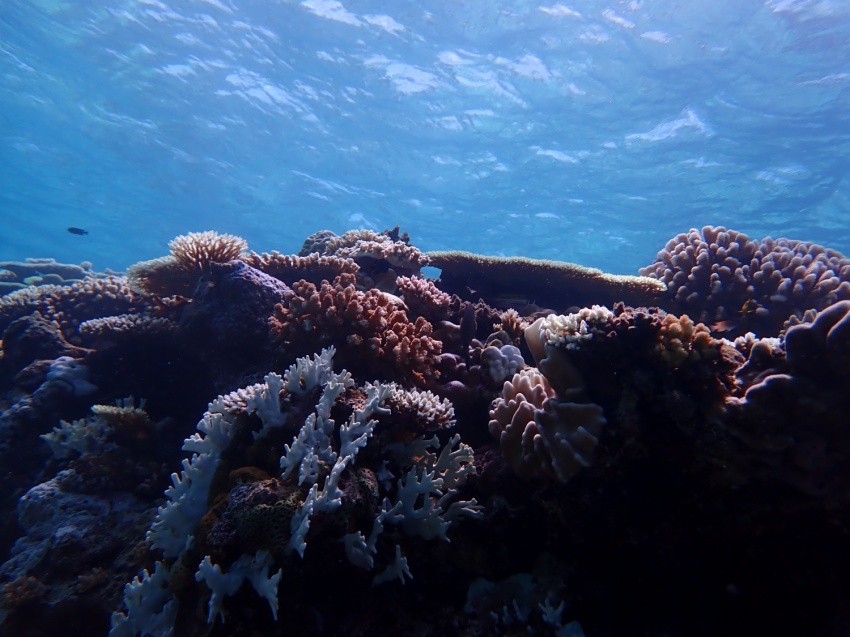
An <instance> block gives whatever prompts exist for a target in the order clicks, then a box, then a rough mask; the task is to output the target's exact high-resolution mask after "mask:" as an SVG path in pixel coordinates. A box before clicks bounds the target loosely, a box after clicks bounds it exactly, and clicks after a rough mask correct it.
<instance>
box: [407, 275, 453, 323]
mask: <svg viewBox="0 0 850 637" xmlns="http://www.w3.org/2000/svg"><path fill="white" fill-rule="evenodd" d="M396 285H397V286H398V291H399V294H400V295H401V296H402V298H403V299H404V302H405V303H406V304H407V307H408V308H410V310H411V311H412V312H413V313H414V314H416V315H419V316H424V317H425V318H427V319H429V320H431V321H434V320H439V319H440V318H442V317H444V316H445V314H446V312H447V311H448V309H449V305H450V304H451V302H452V297H451V296H449V295H448V294H446V293H445V292H443V291H442V290H440V289H439V288H438V287H437V286H436V285H434V282H433V281H431V280H429V279H423V278H422V277H407V276H400V277H398V278H397V279H396Z"/></svg>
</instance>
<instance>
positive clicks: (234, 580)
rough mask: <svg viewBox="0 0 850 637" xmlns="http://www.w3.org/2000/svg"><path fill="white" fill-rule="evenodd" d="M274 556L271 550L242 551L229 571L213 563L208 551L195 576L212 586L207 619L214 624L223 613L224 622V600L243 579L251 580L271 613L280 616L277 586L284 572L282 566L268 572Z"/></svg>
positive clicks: (236, 589)
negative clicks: (251, 553) (247, 552)
mask: <svg viewBox="0 0 850 637" xmlns="http://www.w3.org/2000/svg"><path fill="white" fill-rule="evenodd" d="M273 562H274V560H273V559H272V556H271V554H269V552H268V551H258V552H257V554H256V555H254V556H251V555H248V554H245V555H242V557H240V558H239V559H238V560H236V561H235V562H234V563H233V565H232V566H231V567H230V569H229V570H228V571H227V573H225V572H223V571H222V570H221V567H220V566H219V565H218V564H213V563H212V560H210V556H209V555H207V556H205V557H204V559H203V560H201V563H200V564H199V565H198V571H197V572H196V573H195V580H196V581H198V582H204V583H205V584H206V585H207V588H209V589H210V591H211V592H212V595H210V601H209V604H208V609H209V612H208V614H207V623H208V624H212V623H213V622H214V621H215V618H216V616H219V617H221V621H222V622H224V609H223V608H222V603H223V602H224V598H225V597H231V596H232V595H235V594H236V592H237V591H238V590H239V589H240V588H241V587H242V583H243V582H244V581H245V580H248V581H249V582H250V583H251V586H253V587H254V590H255V591H257V594H258V595H259V596H260V597H262V598H263V599H265V600H266V601H267V602H268V603H269V607H270V608H271V611H272V615H273V616H274V618H275V620H277V612H278V606H279V602H278V598H277V587H278V583H279V582H280V578H281V577H282V576H283V569H278V571H277V573H275V574H274V575H271V576H270V575H269V569H270V568H271V566H272V564H273Z"/></svg>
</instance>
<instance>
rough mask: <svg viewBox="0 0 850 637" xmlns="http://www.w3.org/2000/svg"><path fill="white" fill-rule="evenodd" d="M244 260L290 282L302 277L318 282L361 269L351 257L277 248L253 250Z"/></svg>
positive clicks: (258, 268) (285, 281)
mask: <svg viewBox="0 0 850 637" xmlns="http://www.w3.org/2000/svg"><path fill="white" fill-rule="evenodd" d="M242 260H243V261H244V262H245V263H247V264H248V265H250V266H251V267H252V268H256V269H257V270H260V271H262V272H265V273H266V274H268V275H270V276H273V277H274V278H276V279H280V280H281V281H283V282H284V283H288V284H291V283H294V282H295V281H298V280H300V279H305V280H307V281H310V282H311V283H317V284H318V283H321V282H322V280H323V279H328V280H332V279H333V278H334V277H336V276H339V275H340V274H355V273H356V272H357V271H358V270H359V269H360V266H359V265H357V264H356V263H355V262H354V261H353V260H351V259H347V258H344V257H336V256H324V255H320V254H319V253H317V252H313V253H311V254H307V255H304V256H300V255H286V254H281V253H280V252H277V251H276V250H275V251H272V252H270V253H269V252H263V253H262V254H257V253H256V252H251V253H249V254H247V255H245V256H244V257H243V259H242Z"/></svg>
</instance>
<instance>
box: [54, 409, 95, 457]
mask: <svg viewBox="0 0 850 637" xmlns="http://www.w3.org/2000/svg"><path fill="white" fill-rule="evenodd" d="M108 429H109V424H108V423H107V422H106V421H105V420H104V419H103V418H101V417H100V416H86V417H85V418H79V419H78V420H74V421H72V422H67V421H65V420H60V421H59V426H58V427H54V428H53V431H51V432H50V433H46V434H42V435H40V436H39V438H41V439H42V440H44V442H46V443H47V444H48V446H49V447H50V451H51V452H52V453H53V457H54V458H59V459H65V458H73V457H74V456H79V455H82V454H84V453H86V452H87V451H98V450H99V449H100V448H101V447H102V445H103V441H104V436H105V435H106V432H107V430H108Z"/></svg>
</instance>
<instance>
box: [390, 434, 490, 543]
mask: <svg viewBox="0 0 850 637" xmlns="http://www.w3.org/2000/svg"><path fill="white" fill-rule="evenodd" d="M427 443H428V446H436V445H439V441H438V440H437V438H436V436H435V437H433V438H432V439H431V440H430V441H427ZM455 445H459V446H458V449H454V447H455ZM472 460H473V454H472V448H471V447H469V446H468V445H466V444H464V443H462V442H460V435H459V434H455V435H454V436H453V437H452V438H451V440H449V442H448V444H446V445H445V446H444V447H443V449H442V450H441V451H440V455H439V456H438V455H436V454H434V453H433V452H426V453H425V455H424V456H423V458H421V459H420V461H419V463H418V464H414V466H413V467H411V469H410V470H409V471H408V472H407V473H406V474H405V475H404V476H403V477H402V478H401V479H400V480H399V481H398V493H397V495H396V500H397V501H396V506H395V507H393V509H392V511H393V515H391V516H390V515H387V516H385V517H386V518H387V519H388V520H390V521H391V522H395V523H398V524H400V525H401V528H402V529H403V530H404V531H405V532H406V533H407V534H409V535H416V536H419V537H421V538H423V539H425V540H430V539H433V538H435V537H439V538H441V539H443V540H446V541H448V539H449V538H448V537H447V536H446V531H448V529H449V526H451V524H452V522H453V521H454V520H455V519H457V518H459V517H463V516H466V517H480V516H481V515H482V507H481V506H479V505H478V503H477V502H476V500H475V499H474V498H473V499H472V500H462V501H456V502H452V500H453V499H454V498H455V496H456V495H457V487H458V486H460V485H462V484H463V483H464V482H465V481H466V478H467V476H468V475H469V474H470V473H471V472H472V469H473V468H472ZM385 508H386V505H385Z"/></svg>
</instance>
